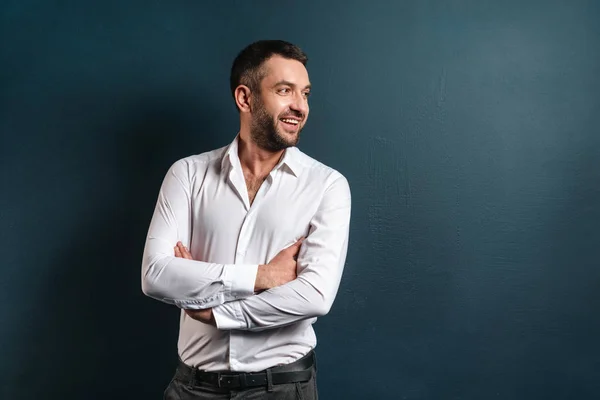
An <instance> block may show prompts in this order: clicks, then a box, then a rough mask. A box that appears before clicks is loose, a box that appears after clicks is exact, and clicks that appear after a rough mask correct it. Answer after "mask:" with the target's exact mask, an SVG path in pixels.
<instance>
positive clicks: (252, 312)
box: [212, 278, 335, 331]
mask: <svg viewBox="0 0 600 400" xmlns="http://www.w3.org/2000/svg"><path fill="white" fill-rule="evenodd" d="M334 297H335V294H332V295H330V296H323V294H321V293H319V292H318V291H317V290H315V289H314V288H313V287H312V286H311V285H310V284H309V283H307V282H305V281H304V280H303V279H302V278H298V279H296V280H294V281H292V282H290V283H288V284H285V285H283V286H279V287H276V288H273V289H270V290H267V291H265V292H263V293H261V294H259V295H255V296H252V297H249V298H246V299H243V300H239V301H232V302H229V303H226V304H222V305H220V306H218V307H215V308H213V313H212V314H213V315H214V319H215V320H216V325H217V327H218V328H219V329H222V330H234V329H235V330H249V331H261V330H265V329H273V328H279V327H282V326H286V325H290V324H293V323H295V322H298V321H301V320H304V319H311V318H315V317H321V316H323V315H325V314H327V313H328V312H329V310H330V308H331V305H332V304H333V300H334Z"/></svg>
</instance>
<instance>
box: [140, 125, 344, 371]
mask: <svg viewBox="0 0 600 400" xmlns="http://www.w3.org/2000/svg"><path fill="white" fill-rule="evenodd" d="M238 140H239V139H238V137H237V136H236V138H235V140H234V141H233V142H232V143H231V144H230V145H229V146H226V147H223V148H221V149H218V150H214V151H210V152H207V153H203V154H200V155H194V156H190V157H187V158H184V159H182V160H179V161H177V162H176V163H174V164H173V165H172V166H171V168H170V169H169V171H168V172H167V175H166V177H165V178H164V181H163V183H162V186H161V189H160V193H159V196H158V201H157V204H156V208H155V211H154V215H153V217H152V221H151V223H150V228H149V231H148V236H147V239H146V245H145V249H144V256H143V261H142V289H143V291H144V293H145V294H146V295H148V296H150V297H152V298H155V299H157V300H160V301H163V302H166V303H169V304H174V305H176V306H178V307H180V308H182V309H205V308H211V307H212V309H213V315H214V318H215V321H216V325H217V326H216V327H214V326H212V325H208V324H204V323H202V322H199V321H196V320H194V319H192V318H190V317H189V316H188V315H187V314H186V313H185V312H184V311H183V310H182V311H181V316H180V329H179V341H178V351H179V357H180V358H181V360H182V361H183V362H185V363H186V364H188V365H191V366H195V367H198V368H200V369H203V370H207V371H222V370H233V371H246V372H251V371H260V370H263V369H266V368H269V367H272V366H274V365H278V364H287V363H290V362H293V361H295V360H297V359H299V358H301V357H302V356H304V355H306V354H307V353H308V352H309V351H310V350H311V349H313V348H314V347H315V346H316V337H315V333H314V330H313V327H312V324H313V323H314V322H315V321H316V319H317V317H318V316H322V315H324V314H326V313H327V312H328V311H329V309H330V308H331V305H332V303H333V300H334V298H335V295H336V293H337V290H338V287H339V283H340V279H341V277H342V271H343V268H344V262H345V259H346V251H347V248H348V232H349V223H350V188H349V186H348V182H347V180H346V178H344V176H342V175H341V174H340V173H339V172H337V171H336V170H334V169H332V168H329V167H327V166H325V165H323V164H322V163H320V162H318V161H316V160H314V159H313V158H311V157H309V156H307V155H306V154H304V153H302V152H301V151H300V150H298V149H297V148H296V147H291V148H288V149H287V150H286V151H285V154H284V156H283V157H282V159H281V161H280V162H279V164H277V166H276V167H275V168H273V170H272V171H271V173H270V174H269V175H268V176H267V178H266V180H265V181H264V183H263V184H262V186H261V187H260V189H259V191H258V193H257V194H256V197H255V199H254V202H253V203H252V204H251V205H250V201H249V199H248V192H247V189H246V183H245V179H244V174H243V171H242V168H241V164H240V160H239V157H238ZM303 236H305V237H306V239H305V241H304V242H303V243H302V246H301V248H300V252H299V254H298V270H297V273H298V277H297V279H295V280H293V281H291V282H289V283H287V284H285V285H282V286H278V287H275V288H272V289H269V290H266V291H263V292H261V293H259V294H255V293H254V283H255V279H256V273H257V269H258V265H259V264H267V263H268V262H269V261H270V260H271V259H272V258H273V257H274V256H275V255H277V253H279V251H280V250H282V249H284V248H285V247H287V246H289V245H291V244H293V243H294V242H295V241H296V240H297V239H299V238H300V237H303ZM177 241H181V242H182V243H183V244H184V245H186V246H187V247H188V248H189V250H190V252H191V254H192V257H193V259H194V260H187V259H183V258H176V257H175V256H174V250H173V248H174V246H175V244H176V243H177ZM196 260H197V261H196Z"/></svg>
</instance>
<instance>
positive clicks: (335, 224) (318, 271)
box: [213, 176, 351, 331]
mask: <svg viewBox="0 0 600 400" xmlns="http://www.w3.org/2000/svg"><path fill="white" fill-rule="evenodd" d="M350 209H351V196H350V188H349V186H348V182H347V180H346V179H345V178H344V177H343V176H340V177H339V178H337V179H336V180H335V181H334V182H333V183H332V184H331V185H330V187H329V188H328V189H327V190H326V192H325V194H324V196H323V199H322V202H321V204H320V205H319V207H318V209H317V212H316V213H315V215H314V216H313V218H312V220H311V222H310V228H309V234H308V236H307V237H306V239H305V240H304V242H303V244H302V247H301V250H300V253H299V255H298V271H299V272H298V277H297V278H296V279H295V280H293V281H291V282H289V283H287V284H285V285H282V286H278V287H275V288H272V289H270V290H267V291H265V292H263V293H261V294H259V295H255V296H252V297H248V298H246V299H242V300H238V301H232V302H229V303H225V304H222V305H220V306H218V307H215V308H213V315H214V317H215V321H216V323H217V327H218V328H219V329H222V330H230V329H238V330H250V331H261V330H264V329H271V328H276V327H280V326H285V325H289V324H291V323H294V322H296V321H299V320H303V319H308V318H313V317H319V316H322V315H325V314H327V313H328V312H329V310H330V308H331V306H332V304H333V301H334V299H335V296H336V293H337V290H338V287H339V284H340V280H341V277H342V272H343V269H344V264H345V260H346V253H347V249H348V236H349V225H350Z"/></svg>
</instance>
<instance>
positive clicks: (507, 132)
mask: <svg viewBox="0 0 600 400" xmlns="http://www.w3.org/2000/svg"><path fill="white" fill-rule="evenodd" d="M262 38H281V39H285V40H289V41H291V42H294V43H296V44H298V45H300V46H301V47H303V48H304V50H305V51H306V52H307V53H308V55H309V57H310V61H309V72H310V76H311V80H312V82H313V86H314V92H313V97H312V100H311V106H312V110H311V117H310V118H309V122H308V126H307V128H306V129H305V131H304V134H303V138H302V141H301V143H300V147H301V149H302V150H304V151H305V152H307V153H308V154H310V155H312V156H314V157H315V158H317V159H319V160H321V161H323V162H325V163H326V164H328V165H330V166H332V167H334V168H337V169H339V170H340V171H341V172H343V173H344V174H345V175H346V176H347V178H348V180H349V181H350V184H351V188H352V192H353V219H352V230H351V244H350V249H349V254H348V262H347V266H346V272H345V275H344V279H343V282H342V286H341V288H340V291H339V295H338V298H337V300H336V303H335V304H334V307H333V309H332V310H331V313H330V315H328V316H327V317H324V318H322V319H321V320H320V321H319V322H318V323H317V325H316V326H315V327H316V330H317V335H318V338H319V346H318V355H319V361H320V372H319V373H320V375H319V384H320V388H321V397H322V398H323V399H473V400H475V399H477V400H479V399H545V400H546V399H595V398H599V397H600V344H599V343H598V340H599V338H600V321H599V318H598V309H599V306H600V290H599V288H600V268H599V266H600V261H599V257H600V250H599V248H600V234H599V232H598V225H599V221H600V210H599V204H600V132H599V129H598V125H597V121H598V113H599V112H600V107H599V106H600V101H599V95H598V93H599V92H600V50H599V49H600V3H598V2H596V1H591V0H590V1H568V0H565V1H482V0H479V1H475V0H472V1H467V0H464V1H459V0H453V1H450V0H448V1H444V0H430V1H425V0H422V1H417V0H414V1H389V2H384V1H363V2H357V1H323V2H317V1H306V2H285V1H278V2H269V1H223V2H208V1H206V2H205V1H124V2H117V1H104V2H84V1H80V2H75V1H61V2H46V1H27V0H19V1H16V0H9V1H4V2H3V3H2V5H1V6H0V41H1V42H0V43H1V47H0V60H1V64H0V65H1V67H0V124H1V125H0V130H1V142H0V166H1V174H2V175H1V185H0V190H1V191H2V192H1V196H0V226H1V227H2V229H1V231H0V254H1V266H0V349H1V355H0V398H2V399H57V400H58V399H62V400H70V399H106V398H114V399H117V398H123V399H125V398H135V399H138V398H139V399H142V398H147V399H151V398H160V397H161V394H162V390H163V389H164V387H165V386H166V384H167V383H168V381H169V379H170V377H171V374H172V372H173V367H174V362H175V358H176V353H175V352H176V337H177V329H178V311H177V310H176V309H174V308H172V307H169V306H166V305H163V304H161V303H158V302H156V301H153V300H151V299H149V298H146V297H144V296H143V294H142V292H141V289H140V268H141V266H140V263H141V255H142V249H143V244H144V238H145V234H146V231H147V227H148V223H149V221H150V217H151V213H152V210H153V207H154V203H155V200H156V196H157V193H158V189H159V186H160V183H161V180H162V178H163V176H164V173H165V172H166V169H167V168H168V166H169V165H171V163H172V162H174V161H175V160H177V159H179V158H181V157H184V156H187V155H190V154H196V153H200V152H203V151H207V150H210V149H213V148H216V147H220V146H223V145H226V144H227V143H229V142H230V141H231V140H232V139H233V137H234V135H235V134H236V132H237V128H238V124H239V122H238V118H237V114H236V112H235V107H234V104H233V100H232V99H231V95H230V93H229V87H228V76H229V68H230V65H231V62H232V60H233V58H234V57H235V55H236V54H237V52H238V51H239V50H241V48H243V47H244V46H245V45H247V44H249V43H250V42H252V41H254V40H257V39H262Z"/></svg>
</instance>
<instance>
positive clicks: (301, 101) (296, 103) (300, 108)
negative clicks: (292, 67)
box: [290, 93, 308, 117]
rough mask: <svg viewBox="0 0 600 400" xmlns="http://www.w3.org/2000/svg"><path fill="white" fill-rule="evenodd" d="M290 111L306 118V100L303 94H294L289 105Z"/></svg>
mask: <svg viewBox="0 0 600 400" xmlns="http://www.w3.org/2000/svg"><path fill="white" fill-rule="evenodd" d="M290 109H291V110H293V111H296V112H298V113H300V114H302V115H303V116H304V117H306V115H307V114H308V99H307V98H306V97H305V96H304V94H303V93H296V95H295V96H294V100H293V101H292V103H291V104H290Z"/></svg>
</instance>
